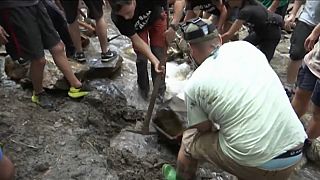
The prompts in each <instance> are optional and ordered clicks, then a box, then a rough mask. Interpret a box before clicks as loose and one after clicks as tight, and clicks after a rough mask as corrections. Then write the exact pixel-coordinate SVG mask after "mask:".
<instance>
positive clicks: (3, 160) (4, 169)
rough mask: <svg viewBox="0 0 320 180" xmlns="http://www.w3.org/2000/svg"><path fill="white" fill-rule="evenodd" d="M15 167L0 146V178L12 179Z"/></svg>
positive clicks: (3, 179) (4, 179)
mask: <svg viewBox="0 0 320 180" xmlns="http://www.w3.org/2000/svg"><path fill="white" fill-rule="evenodd" d="M14 172H15V168H14V166H13V164H12V162H11V161H10V160H9V158H7V157H6V156H4V155H3V154H2V150H1V148H0V179H1V180H13V179H14V174H15V173H14Z"/></svg>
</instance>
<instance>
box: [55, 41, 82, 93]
mask: <svg viewBox="0 0 320 180" xmlns="http://www.w3.org/2000/svg"><path fill="white" fill-rule="evenodd" d="M50 53H51V54H52V57H53V59H54V62H55V63H56V65H57V67H58V68H59V70H60V71H61V72H62V74H63V75H64V76H65V77H66V79H67V80H68V82H69V83H70V85H71V87H75V88H79V87H81V85H82V84H81V82H80V81H79V80H78V78H77V77H76V76H75V75H74V73H73V71H72V69H71V66H70V64H69V62H68V59H67V56H66V54H65V51H64V44H63V43H62V42H59V43H58V44H57V45H56V46H54V47H53V48H51V49H50Z"/></svg>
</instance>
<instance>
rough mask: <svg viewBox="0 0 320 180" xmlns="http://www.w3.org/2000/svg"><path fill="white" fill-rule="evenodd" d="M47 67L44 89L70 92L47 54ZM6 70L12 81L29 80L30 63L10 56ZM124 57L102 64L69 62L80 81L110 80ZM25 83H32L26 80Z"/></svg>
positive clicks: (94, 60) (93, 60)
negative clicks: (22, 63) (15, 59)
mask: <svg viewBox="0 0 320 180" xmlns="http://www.w3.org/2000/svg"><path fill="white" fill-rule="evenodd" d="M45 58H46V60H47V63H46V66H45V70H44V78H43V87H45V88H47V89H60V90H68V89H69V84H68V82H67V81H66V79H65V78H64V75H63V74H62V72H61V71H60V70H59V69H58V67H57V66H56V64H55V63H54V61H53V59H52V56H51V55H50V54H49V53H46V57H45ZM5 61H6V63H5V70H6V72H7V75H8V76H9V77H10V79H13V80H17V81H20V80H22V79H29V76H28V74H29V62H27V63H25V64H24V65H21V64H19V63H17V62H16V61H13V60H12V59H11V58H10V57H9V56H8V57H7V58H6V60H5ZM122 61H123V59H122V57H120V56H118V57H116V58H114V59H113V60H111V61H109V62H106V63H102V62H101V61H100V60H97V59H91V60H90V61H88V62H87V63H84V64H80V63H78V62H74V61H69V64H70V66H71V68H72V70H73V72H74V73H75V75H76V76H77V77H78V79H80V80H86V79H95V78H106V77H108V78H110V77H112V76H113V75H114V74H115V73H116V72H117V70H118V69H119V68H120V67H121V65H122ZM24 82H25V83H26V84H27V83H31V81H28V80H24Z"/></svg>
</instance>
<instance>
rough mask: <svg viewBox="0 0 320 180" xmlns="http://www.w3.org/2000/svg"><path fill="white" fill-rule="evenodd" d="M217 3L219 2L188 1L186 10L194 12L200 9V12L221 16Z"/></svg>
mask: <svg viewBox="0 0 320 180" xmlns="http://www.w3.org/2000/svg"><path fill="white" fill-rule="evenodd" d="M217 3H219V0H187V1H186V10H194V9H196V8H199V10H202V11H205V12H207V13H210V14H214V15H217V16H219V15H220V11H219V9H218V8H217V6H216V4H217ZM223 3H224V0H223Z"/></svg>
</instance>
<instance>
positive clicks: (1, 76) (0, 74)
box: [0, 56, 7, 82]
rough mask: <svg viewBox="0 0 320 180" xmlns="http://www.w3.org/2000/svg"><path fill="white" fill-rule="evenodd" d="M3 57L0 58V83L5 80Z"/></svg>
mask: <svg viewBox="0 0 320 180" xmlns="http://www.w3.org/2000/svg"><path fill="white" fill-rule="evenodd" d="M5 62H6V60H5V57H3V56H0V82H1V81H2V80H4V79H7V74H6V72H5Z"/></svg>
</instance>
